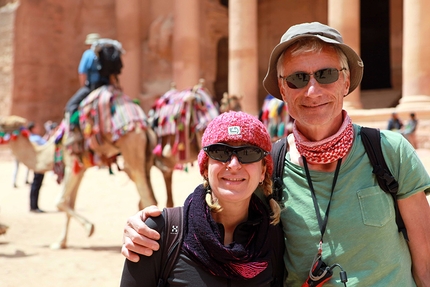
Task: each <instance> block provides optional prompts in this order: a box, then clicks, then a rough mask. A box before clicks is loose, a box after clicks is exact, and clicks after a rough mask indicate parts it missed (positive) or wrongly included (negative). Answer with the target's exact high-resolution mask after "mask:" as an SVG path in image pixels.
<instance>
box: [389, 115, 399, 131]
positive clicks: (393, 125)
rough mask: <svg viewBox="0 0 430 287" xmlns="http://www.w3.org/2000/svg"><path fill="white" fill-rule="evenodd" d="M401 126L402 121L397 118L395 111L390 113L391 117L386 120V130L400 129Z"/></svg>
mask: <svg viewBox="0 0 430 287" xmlns="http://www.w3.org/2000/svg"><path fill="white" fill-rule="evenodd" d="M402 127H403V123H402V121H401V120H400V119H399V116H398V115H397V113H392V114H391V118H390V119H389V120H388V126H387V130H389V131H400V129H401V128H402Z"/></svg>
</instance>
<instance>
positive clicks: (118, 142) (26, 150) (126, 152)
mask: <svg viewBox="0 0 430 287" xmlns="http://www.w3.org/2000/svg"><path fill="white" fill-rule="evenodd" d="M101 97H105V99H104V100H103V101H104V102H105V103H110V102H113V106H114V109H115V114H114V115H112V118H111V119H110V120H108V121H106V122H104V123H103V124H102V123H101V122H100V123H99V125H96V122H95V121H94V119H93V118H92V117H90V114H91V115H92V114H93V113H94V112H95V111H96V110H97V109H98V107H100V106H101V105H102V103H101V101H102V98H101ZM84 101H86V103H81V107H82V108H81V107H80V109H83V112H86V113H87V114H86V115H87V117H83V118H84V120H83V122H81V129H82V131H84V132H83V133H84V138H85V140H86V141H87V144H88V145H89V146H90V147H91V150H92V153H91V155H94V156H93V157H91V158H90V159H89V158H88V157H86V156H85V154H86V155H89V154H90V153H89V152H88V151H86V152H84V156H82V155H81V156H80V157H79V156H77V155H75V154H72V153H71V152H70V150H68V149H67V148H66V147H64V145H62V144H61V143H60V142H58V140H59V138H61V136H62V135H63V134H64V136H65V137H66V136H67V130H66V125H65V121H64V120H63V122H62V124H61V125H60V128H59V130H58V131H57V133H56V134H55V135H54V136H53V137H51V138H49V140H48V142H47V143H46V144H45V145H43V146H36V145H34V144H33V143H31V142H30V141H29V140H28V134H27V135H26V134H25V129H23V128H20V126H22V125H23V124H24V123H25V122H26V120H25V119H24V118H20V117H16V116H10V117H8V118H7V119H6V120H3V121H0V127H3V129H5V130H6V129H7V130H10V131H11V134H12V133H14V134H16V136H14V139H13V140H12V139H11V140H9V143H8V144H9V147H10V149H11V151H12V153H13V154H14V156H15V157H16V158H17V159H18V160H19V161H20V162H22V163H24V164H25V165H26V166H27V167H29V168H30V169H32V170H34V171H37V172H46V171H49V170H53V168H54V167H57V169H58V164H59V163H64V185H63V188H62V193H61V196H60V197H59V199H58V201H57V208H58V209H59V210H60V211H63V212H65V214H66V223H65V227H64V230H63V232H62V234H61V236H60V238H59V240H58V241H57V242H54V243H52V244H51V248H52V249H60V248H61V249H64V248H67V235H68V228H69V223H70V219H71V218H74V219H76V220H77V221H78V222H79V223H80V224H81V225H82V226H83V227H84V228H85V230H86V232H87V235H88V236H91V235H92V234H93V232H94V225H93V223H91V222H90V221H89V220H88V219H86V218H85V217H83V216H82V215H80V214H78V213H77V212H76V211H75V209H74V207H75V201H76V196H77V193H78V189H79V185H80V183H81V180H82V178H83V175H84V173H85V170H86V169H87V168H89V167H91V166H96V165H104V164H106V161H103V160H101V161H99V162H97V161H96V160H95V159H94V158H96V157H97V158H101V159H103V158H104V159H107V158H112V157H113V156H115V155H117V154H119V153H120V154H121V155H122V157H123V159H124V168H123V170H124V171H125V172H126V173H127V175H128V176H129V177H130V179H131V180H132V181H133V182H134V183H135V184H136V187H137V190H138V193H139V196H140V202H139V209H141V208H143V207H146V206H149V205H153V204H157V201H156V199H155V197H154V193H153V190H152V186H151V182H150V173H149V172H150V168H151V167H152V166H153V164H154V155H153V153H152V150H153V148H154V147H155V144H156V142H157V141H156V135H155V133H154V131H153V130H152V129H151V128H149V127H148V126H147V125H145V124H144V123H145V122H146V119H145V114H144V112H143V111H142V110H141V108H140V107H139V106H138V105H136V104H135V103H134V102H132V101H131V99H129V98H128V97H127V96H126V95H123V94H122V93H121V92H120V91H119V90H116V89H115V88H113V87H111V86H103V87H101V88H99V89H97V90H95V91H94V92H92V93H91V94H90V95H89V96H88V97H87V98H86V99H85V100H84ZM108 110H109V111H111V110H112V108H111V107H109V108H108ZM99 115H100V114H99ZM125 115H129V116H127V117H125ZM130 115H131V116H130ZM119 117H121V119H125V121H120V120H119V119H118V118H119ZM104 119H106V117H105V118H104ZM82 123H84V124H85V125H84V126H82ZM102 125H103V127H102ZM114 125H116V126H115V127H114ZM94 128H98V129H99V130H100V131H103V130H104V129H105V128H107V129H108V130H110V131H111V132H110V133H103V132H102V133H94ZM91 129H92V131H91ZM13 131H19V132H13ZM85 132H87V133H88V132H89V133H88V134H86V135H85ZM54 155H55V160H54ZM61 155H62V157H63V158H62V160H61V161H58V160H59V157H60V158H61ZM85 158H86V160H83V159H85ZM91 159H94V160H91ZM60 167H61V165H60ZM55 170H56V169H55V168H54V171H55ZM60 180H61V179H60ZM170 201H172V199H170Z"/></svg>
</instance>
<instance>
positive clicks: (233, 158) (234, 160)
mask: <svg viewBox="0 0 430 287" xmlns="http://www.w3.org/2000/svg"><path fill="white" fill-rule="evenodd" d="M227 166H228V167H229V168H240V167H242V164H241V163H240V161H239V159H238V158H237V156H236V155H234V154H233V155H231V157H230V161H228V162H227Z"/></svg>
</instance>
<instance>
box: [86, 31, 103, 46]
mask: <svg viewBox="0 0 430 287" xmlns="http://www.w3.org/2000/svg"><path fill="white" fill-rule="evenodd" d="M98 39H100V35H99V34H97V33H91V34H88V35H87V38H86V39H85V44H87V45H91V44H92V43H94V42H95V41H97V40H98Z"/></svg>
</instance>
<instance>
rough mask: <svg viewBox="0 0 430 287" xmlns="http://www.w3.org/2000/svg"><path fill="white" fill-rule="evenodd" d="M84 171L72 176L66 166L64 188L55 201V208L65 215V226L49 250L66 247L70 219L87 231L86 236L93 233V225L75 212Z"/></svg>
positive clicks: (68, 167) (69, 168)
mask: <svg viewBox="0 0 430 287" xmlns="http://www.w3.org/2000/svg"><path fill="white" fill-rule="evenodd" d="M84 172H85V169H82V170H81V171H79V172H78V173H77V174H73V172H72V170H71V167H70V166H66V171H65V177H64V187H63V189H62V193H61V195H60V197H59V199H58V201H57V208H58V209H59V210H60V211H63V212H65V213H66V224H65V226H64V230H63V232H62V234H61V236H60V239H59V240H58V241H57V242H55V243H53V244H51V248H53V249H59V248H66V247H67V235H68V230H69V223H70V218H74V219H76V220H77V221H78V222H79V223H80V224H81V225H82V226H83V227H84V228H85V230H86V231H87V235H88V236H91V235H92V234H93V232H94V224H92V223H91V222H90V221H88V220H87V219H86V218H85V217H83V216H82V215H80V214H78V213H76V212H75V202H76V196H77V193H78V189H79V185H80V183H81V181H82V178H83V176H84Z"/></svg>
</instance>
